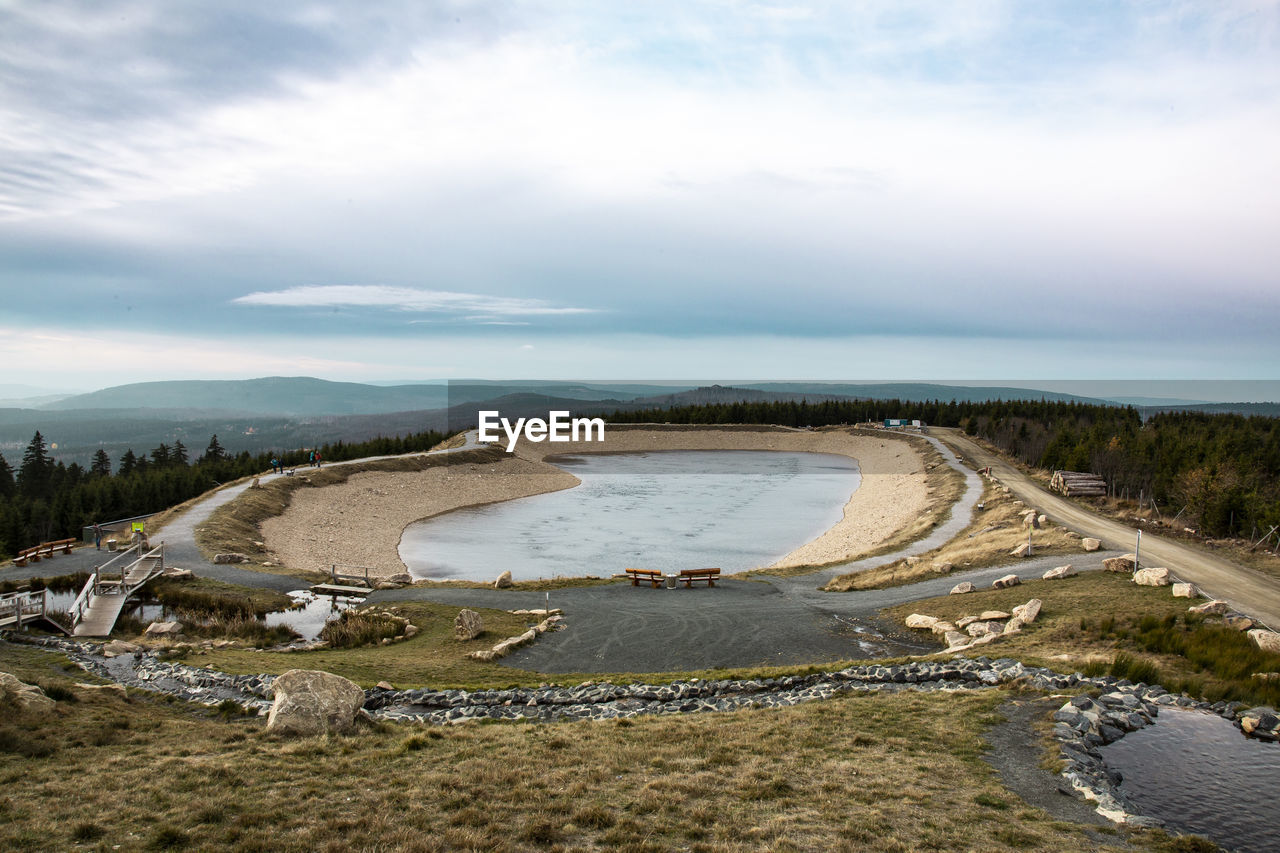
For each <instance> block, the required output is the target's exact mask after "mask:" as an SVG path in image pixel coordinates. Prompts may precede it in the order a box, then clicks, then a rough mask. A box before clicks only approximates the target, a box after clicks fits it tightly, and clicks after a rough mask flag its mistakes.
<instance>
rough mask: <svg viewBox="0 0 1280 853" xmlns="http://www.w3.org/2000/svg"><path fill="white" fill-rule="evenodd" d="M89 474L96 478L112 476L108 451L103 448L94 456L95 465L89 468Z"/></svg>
mask: <svg viewBox="0 0 1280 853" xmlns="http://www.w3.org/2000/svg"><path fill="white" fill-rule="evenodd" d="M89 473H90V474H92V475H93V476H95V477H110V476H111V457H109V456H107V451H105V450H103V449H102V448H101V447H99V448H98V450H97V452H96V453H94V454H93V464H92V465H90V466H89Z"/></svg>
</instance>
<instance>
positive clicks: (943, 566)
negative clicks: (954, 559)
mask: <svg viewBox="0 0 1280 853" xmlns="http://www.w3.org/2000/svg"><path fill="white" fill-rule="evenodd" d="M954 568H955V566H954V565H952V564H951V563H934V564H933V570H934V572H936V573H937V574H940V575H945V574H948V573H949V572H950V571H951V570H952V569H954Z"/></svg>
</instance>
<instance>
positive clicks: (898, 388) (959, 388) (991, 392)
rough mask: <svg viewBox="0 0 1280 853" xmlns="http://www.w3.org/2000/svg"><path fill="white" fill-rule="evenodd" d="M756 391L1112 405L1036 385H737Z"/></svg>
mask: <svg viewBox="0 0 1280 853" xmlns="http://www.w3.org/2000/svg"><path fill="white" fill-rule="evenodd" d="M739 387H741V388H747V389H754V390H759V391H774V392H784V393H798V392H799V393H806V394H809V395H810V399H813V397H812V395H814V394H819V395H822V396H823V397H852V398H854V399H858V400H906V401H910V402H915V403H923V402H926V401H929V400H940V401H942V402H944V403H947V402H951V401H952V400H955V401H961V400H970V401H972V402H975V403H985V402H987V401H989V400H1063V401H1068V402H1069V401H1072V400H1074V401H1076V402H1078V403H1093V404H1095V405H1102V406H1106V405H1111V403H1109V402H1108V401H1106V400H1099V399H1096V398H1093V397H1081V396H1079V395H1076V394H1064V393H1061V392H1058V391H1040V390H1037V389H1035V388H1013V387H1008V386H1003V385H939V384H936V383H931V382H866V383H857V384H852V383H847V382H756V383H749V384H744V385H741V386H739Z"/></svg>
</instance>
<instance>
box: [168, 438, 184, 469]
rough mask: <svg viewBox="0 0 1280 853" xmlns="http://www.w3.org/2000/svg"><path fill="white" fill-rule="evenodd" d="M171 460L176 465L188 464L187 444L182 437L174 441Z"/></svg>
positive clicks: (170, 455)
mask: <svg viewBox="0 0 1280 853" xmlns="http://www.w3.org/2000/svg"><path fill="white" fill-rule="evenodd" d="M169 461H170V462H172V463H173V464H174V465H186V464H187V462H188V456H187V446H186V445H185V444H183V443H182V439H178V440H177V441H175V442H174V443H173V451H172V452H171V453H170V454H169Z"/></svg>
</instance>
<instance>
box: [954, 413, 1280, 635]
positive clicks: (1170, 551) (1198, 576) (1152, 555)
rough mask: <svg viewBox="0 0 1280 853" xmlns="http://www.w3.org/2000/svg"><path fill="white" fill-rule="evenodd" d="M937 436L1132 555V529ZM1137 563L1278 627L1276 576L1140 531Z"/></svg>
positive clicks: (1051, 512)
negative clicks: (1169, 574)
mask: <svg viewBox="0 0 1280 853" xmlns="http://www.w3.org/2000/svg"><path fill="white" fill-rule="evenodd" d="M937 432H938V433H939V434H941V435H942V436H943V440H944V441H946V442H947V443H948V444H950V445H952V446H953V447H955V448H957V449H958V450H959V451H960V452H961V453H962V454H964V455H965V456H967V457H968V458H969V459H971V460H973V461H974V463H975V464H977V465H978V466H979V467H984V466H988V465H989V466H991V473H992V474H993V475H994V476H995V477H996V478H997V479H998V480H1000V482H1002V483H1004V484H1005V485H1006V486H1008V487H1009V489H1010V490H1011V491H1012V492H1013V493H1014V494H1015V495H1017V496H1018V497H1019V498H1021V499H1022V500H1023V501H1025V502H1026V503H1027V504H1028V505H1029V506H1034V507H1037V508H1038V509H1039V510H1040V511H1041V512H1043V513H1044V514H1045V515H1046V516H1048V517H1049V518H1051V519H1053V520H1054V521H1056V522H1058V523H1059V524H1062V525H1064V526H1066V527H1069V528H1071V529H1072V530H1075V531H1077V532H1078V533H1080V534H1082V535H1084V536H1093V537H1096V538H1098V539H1101V540H1102V542H1103V544H1104V545H1106V546H1107V547H1109V548H1115V549H1119V550H1121V551H1126V552H1132V551H1133V549H1134V544H1135V542H1136V540H1137V530H1136V529H1135V528H1133V527H1130V526H1128V525H1126V524H1121V523H1120V522H1117V521H1112V520H1111V519H1109V518H1104V517H1102V516H1100V515H1097V514H1096V513H1094V512H1091V511H1090V510H1088V509H1086V508H1085V507H1083V506H1081V505H1080V504H1078V503H1075V502H1074V501H1071V500H1068V499H1066V498H1064V497H1060V496H1058V495H1055V494H1053V493H1051V492H1049V491H1046V490H1045V489H1043V488H1041V486H1040V484H1039V483H1037V482H1036V481H1035V480H1032V479H1031V478H1030V477H1028V476H1027V475H1026V474H1023V473H1022V472H1021V471H1019V470H1018V469H1017V468H1015V467H1014V466H1013V465H1012V464H1011V463H1009V462H1008V461H1006V460H1005V459H1004V458H1002V457H1000V456H997V455H996V454H994V453H992V452H990V451H988V450H986V449H984V448H983V447H982V446H981V445H979V444H978V443H977V442H974V441H972V440H970V439H969V438H967V437H966V436H965V435H964V434H963V433H961V432H960V431H959V430H937ZM1138 559H1139V560H1140V561H1141V562H1142V565H1144V566H1165V567H1167V568H1168V569H1169V571H1171V572H1173V573H1174V574H1175V575H1177V577H1178V578H1179V579H1180V580H1184V581H1190V582H1192V583H1194V584H1195V585H1196V586H1198V587H1200V589H1202V590H1203V591H1204V592H1205V594H1206V595H1211V596H1213V597H1214V598H1219V599H1222V600H1223V601H1226V602H1229V603H1230V604H1231V606H1232V607H1234V608H1236V609H1237V610H1239V611H1240V612H1242V613H1247V614H1249V615H1250V616H1252V617H1253V618H1255V619H1257V620H1259V621H1261V622H1264V623H1266V624H1267V625H1269V626H1271V627H1273V628H1276V627H1280V580H1277V579H1276V578H1273V577H1270V576H1268V575H1265V574H1263V573H1261V572H1259V571H1256V570H1254V569H1251V568H1248V567H1247V566H1242V565H1240V564H1239V563H1233V562H1232V561H1230V560H1227V559H1224V558H1222V557H1219V556H1217V555H1214V554H1209V553H1206V552H1204V551H1201V550H1199V549H1198V548H1194V547H1191V546H1190V545H1184V544H1182V543H1181V542H1175V541H1173V540H1171V539H1166V538H1165V537H1163V536H1160V535H1158V534H1155V533H1151V532H1146V531H1144V532H1143V534H1142V550H1141V552H1140V553H1139V554H1138Z"/></svg>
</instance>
